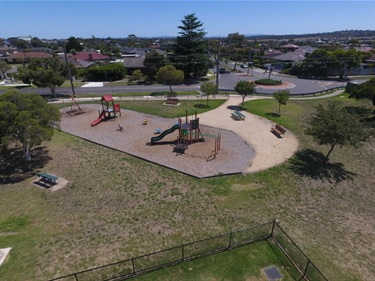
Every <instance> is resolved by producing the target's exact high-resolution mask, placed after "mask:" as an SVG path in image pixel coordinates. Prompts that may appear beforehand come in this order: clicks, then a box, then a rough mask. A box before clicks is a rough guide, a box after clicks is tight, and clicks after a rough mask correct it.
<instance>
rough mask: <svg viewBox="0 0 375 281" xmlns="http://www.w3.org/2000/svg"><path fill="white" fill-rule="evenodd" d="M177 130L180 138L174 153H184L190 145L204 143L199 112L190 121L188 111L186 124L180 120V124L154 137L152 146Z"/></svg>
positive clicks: (151, 141)
mask: <svg viewBox="0 0 375 281" xmlns="http://www.w3.org/2000/svg"><path fill="white" fill-rule="evenodd" d="M176 130H178V137H177V142H176V144H175V146H174V151H177V152H182V153H183V152H184V151H185V150H186V149H187V148H188V146H189V145H190V144H192V143H194V142H198V141H204V137H203V134H202V133H201V131H200V128H199V118H198V117H197V112H195V114H194V119H191V120H189V118H188V112H187V110H186V115H185V123H182V119H181V118H178V122H177V123H176V124H174V125H173V126H172V127H171V128H169V129H167V130H165V131H163V132H161V133H160V134H159V135H158V136H155V137H152V138H151V140H150V144H151V145H153V144H155V143H156V142H158V141H160V140H162V139H163V138H164V137H165V136H167V135H169V134H171V133H173V132H174V131H176Z"/></svg>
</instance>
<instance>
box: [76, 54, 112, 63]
mask: <svg viewBox="0 0 375 281" xmlns="http://www.w3.org/2000/svg"><path fill="white" fill-rule="evenodd" d="M69 57H70V58H73V59H77V60H84V61H91V62H95V61H103V60H104V61H105V60H108V61H109V60H110V59H111V58H110V57H109V56H106V55H102V54H99V53H97V52H77V53H76V54H75V55H73V54H69Z"/></svg>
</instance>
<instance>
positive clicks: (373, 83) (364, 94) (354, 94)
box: [349, 78, 375, 105]
mask: <svg viewBox="0 0 375 281" xmlns="http://www.w3.org/2000/svg"><path fill="white" fill-rule="evenodd" d="M349 97H350V98H356V99H368V100H370V101H371V102H372V105H375V78H371V79H370V80H368V81H366V82H364V83H362V84H359V85H358V86H356V87H355V88H354V89H353V90H352V91H351V92H350V95H349Z"/></svg>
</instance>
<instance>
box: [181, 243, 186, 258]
mask: <svg viewBox="0 0 375 281" xmlns="http://www.w3.org/2000/svg"><path fill="white" fill-rule="evenodd" d="M181 255H182V261H184V260H185V247H184V245H182V246H181Z"/></svg>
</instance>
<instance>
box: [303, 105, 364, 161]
mask: <svg viewBox="0 0 375 281" xmlns="http://www.w3.org/2000/svg"><path fill="white" fill-rule="evenodd" d="M308 124H309V126H308V127H307V128H306V130H305V133H306V134H307V135H310V136H312V137H313V138H314V140H315V141H316V142H317V143H318V144H319V145H328V146H329V150H328V153H327V155H326V156H325V161H324V162H327V161H328V160H329V156H330V154H331V152H332V151H333V149H334V148H335V147H336V146H337V145H339V146H341V147H342V146H344V145H350V146H353V147H359V146H360V145H361V143H362V142H364V141H366V140H367V139H368V138H369V137H370V130H369V129H368V127H366V126H365V125H364V123H362V122H361V120H360V119H359V118H358V117H357V116H355V115H353V114H350V113H348V112H347V111H346V110H345V109H344V108H342V107H340V106H338V105H337V104H335V103H333V102H330V103H329V104H328V106H327V108H325V107H323V105H322V104H320V105H318V106H317V107H316V112H315V113H314V114H313V116H312V118H311V119H310V120H309V121H308Z"/></svg>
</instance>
